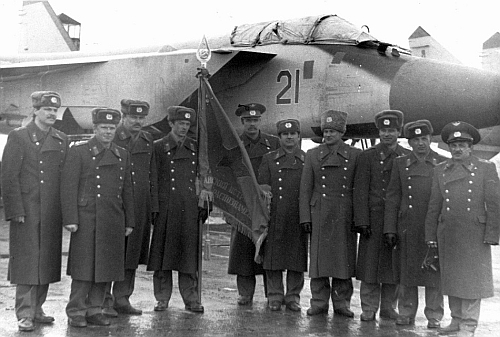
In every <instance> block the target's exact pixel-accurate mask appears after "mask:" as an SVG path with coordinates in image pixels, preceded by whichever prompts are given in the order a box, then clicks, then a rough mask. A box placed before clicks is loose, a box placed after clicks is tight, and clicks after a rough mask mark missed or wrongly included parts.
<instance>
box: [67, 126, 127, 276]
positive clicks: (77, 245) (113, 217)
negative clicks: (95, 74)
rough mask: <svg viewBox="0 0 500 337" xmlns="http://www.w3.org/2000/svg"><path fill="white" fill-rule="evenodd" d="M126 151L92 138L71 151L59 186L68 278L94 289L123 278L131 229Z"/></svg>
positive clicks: (75, 146)
mask: <svg viewBox="0 0 500 337" xmlns="http://www.w3.org/2000/svg"><path fill="white" fill-rule="evenodd" d="M129 160H130V157H129V153H128V152H127V150H125V149H123V148H121V147H119V146H117V145H115V144H114V143H111V147H110V148H109V149H105V148H104V147H103V146H102V145H101V143H99V142H98V141H97V139H96V138H95V136H94V137H93V138H91V139H90V140H89V141H88V142H82V143H80V144H77V145H74V146H73V147H71V148H70V150H69V153H68V159H67V160H66V164H65V165H64V169H63V174H62V180H61V202H62V210H63V225H69V224H77V225H78V230H77V231H76V232H74V233H71V241H70V246H69V256H68V270H67V273H68V275H71V277H72V278H73V279H75V280H80V281H91V282H95V283H99V282H110V281H122V280H123V278H124V263H125V261H124V257H125V227H132V228H133V227H134V199H133V192H132V182H131V178H130V161H129Z"/></svg>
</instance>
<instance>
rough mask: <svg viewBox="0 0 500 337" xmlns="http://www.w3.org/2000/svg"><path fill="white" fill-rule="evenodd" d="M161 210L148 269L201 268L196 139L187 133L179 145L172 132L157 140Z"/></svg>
mask: <svg viewBox="0 0 500 337" xmlns="http://www.w3.org/2000/svg"><path fill="white" fill-rule="evenodd" d="M154 151H155V154H154V156H155V159H156V168H157V171H158V175H157V177H158V179H157V182H158V194H157V195H154V196H153V204H154V206H153V209H154V210H159V215H158V219H157V220H156V223H155V225H154V228H153V238H152V241H151V250H150V256H149V262H148V267H147V270H152V271H161V270H177V271H180V272H182V273H186V274H195V273H196V271H197V270H198V269H197V268H198V233H199V225H198V196H197V195H196V185H195V184H196V167H197V164H198V158H197V157H198V156H197V145H196V141H195V140H193V139H191V138H188V137H186V138H185V140H184V142H183V143H182V145H181V146H178V144H177V142H176V141H175V139H174V137H173V136H172V134H171V133H169V134H168V135H166V136H165V137H163V138H162V139H159V140H157V141H155V143H154Z"/></svg>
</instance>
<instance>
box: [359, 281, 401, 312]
mask: <svg viewBox="0 0 500 337" xmlns="http://www.w3.org/2000/svg"><path fill="white" fill-rule="evenodd" d="M359 297H360V299H361V309H362V310H363V312H365V311H372V312H377V311H378V309H379V305H380V311H392V310H395V309H396V305H397V303H398V285H397V284H389V283H368V282H365V281H361V286H360V289H359Z"/></svg>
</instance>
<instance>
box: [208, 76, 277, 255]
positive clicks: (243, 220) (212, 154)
mask: <svg viewBox="0 0 500 337" xmlns="http://www.w3.org/2000/svg"><path fill="white" fill-rule="evenodd" d="M200 86H201V87H200V92H201V93H204V94H205V98H206V100H205V102H203V103H206V104H201V105H200V109H201V110H202V111H200V113H199V115H200V122H199V123H200V128H199V133H200V134H199V141H200V144H199V145H200V172H207V169H206V168H204V167H201V165H202V163H206V162H208V165H209V169H208V172H209V173H208V174H209V175H210V176H211V177H212V178H213V180H212V181H213V184H212V192H213V202H214V205H215V206H217V207H219V208H220V209H221V210H223V211H224V214H225V217H226V221H227V222H228V223H229V224H231V225H232V226H234V227H236V229H237V230H238V231H239V232H240V233H242V234H244V235H246V236H247V237H249V238H250V239H251V240H252V241H253V242H254V243H255V245H256V252H257V253H256V261H257V262H259V258H258V252H259V250H260V246H261V244H262V242H263V240H264V239H265V237H266V235H267V226H268V221H269V210H268V200H267V199H266V196H265V194H264V193H262V192H261V190H260V187H259V185H258V184H257V180H256V178H255V173H254V172H253V169H252V165H251V163H250V158H249V157H248V154H247V153H246V151H245V148H244V146H243V143H242V142H241V140H240V138H239V136H238V134H237V132H236V130H235V128H234V127H233V125H232V124H231V121H230V120H229V118H228V116H227V114H226V112H225V111H224V109H223V108H222V106H221V104H220V103H219V101H218V100H217V97H215V95H214V93H213V91H212V88H211V86H210V83H209V82H208V80H207V79H206V77H202V80H201V81H200ZM203 110H204V111H203ZM203 115H204V116H205V118H203ZM203 123H206V126H205V125H203ZM205 133H206V134H205ZM205 142H206V144H204V143H205ZM204 156H206V157H208V161H207V160H206V158H204ZM202 179H203V178H202Z"/></svg>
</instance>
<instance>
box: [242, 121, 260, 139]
mask: <svg viewBox="0 0 500 337" xmlns="http://www.w3.org/2000/svg"><path fill="white" fill-rule="evenodd" d="M260 122H261V120H260V117H246V118H242V119H241V123H242V124H243V132H244V133H245V134H246V135H247V136H248V137H250V138H255V137H257V136H258V135H259V130H260Z"/></svg>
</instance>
